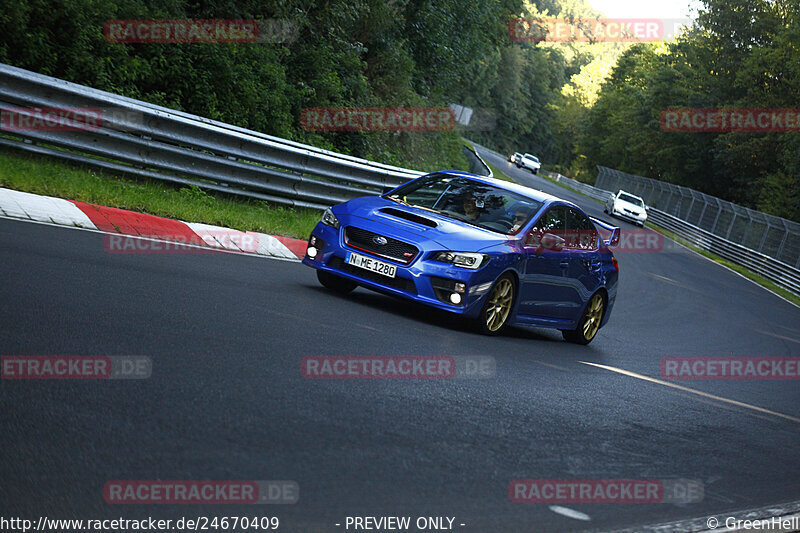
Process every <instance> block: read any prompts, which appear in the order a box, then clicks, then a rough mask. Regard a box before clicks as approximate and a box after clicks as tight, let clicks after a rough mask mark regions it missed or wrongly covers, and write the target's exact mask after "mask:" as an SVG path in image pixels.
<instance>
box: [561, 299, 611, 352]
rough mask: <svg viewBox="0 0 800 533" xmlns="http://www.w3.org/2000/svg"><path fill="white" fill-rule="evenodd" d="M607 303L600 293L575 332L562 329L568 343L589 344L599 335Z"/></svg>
mask: <svg viewBox="0 0 800 533" xmlns="http://www.w3.org/2000/svg"><path fill="white" fill-rule="evenodd" d="M605 307H606V301H605V300H604V299H603V295H602V294H600V293H597V294H595V295H594V296H592V299H591V300H589V305H587V306H586V310H585V311H584V312H583V316H582V317H581V319H580V320H579V321H578V327H577V328H575V329H573V330H568V329H562V330H561V335H563V337H564V340H565V341H567V342H572V343H574V344H589V343H590V342H592V339H594V338H595V336H596V335H597V330H599V329H600V321H601V320H602V319H603V313H604V312H605Z"/></svg>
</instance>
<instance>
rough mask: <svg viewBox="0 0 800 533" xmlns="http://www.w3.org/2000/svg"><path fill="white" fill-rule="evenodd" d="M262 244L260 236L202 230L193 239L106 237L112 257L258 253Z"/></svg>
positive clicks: (181, 237) (182, 236) (104, 242)
mask: <svg viewBox="0 0 800 533" xmlns="http://www.w3.org/2000/svg"><path fill="white" fill-rule="evenodd" d="M161 239H163V240H161ZM258 242H259V241H258V235H257V234H254V233H246V232H242V231H236V230H203V231H200V230H198V231H197V235H195V236H192V237H186V236H185V235H153V236H152V238H139V237H134V236H129V235H117V234H113V233H106V234H105V235H104V236H103V248H104V249H105V251H106V252H108V253H110V254H204V253H211V252H214V251H215V250H229V251H234V252H243V253H258V246H259V244H258Z"/></svg>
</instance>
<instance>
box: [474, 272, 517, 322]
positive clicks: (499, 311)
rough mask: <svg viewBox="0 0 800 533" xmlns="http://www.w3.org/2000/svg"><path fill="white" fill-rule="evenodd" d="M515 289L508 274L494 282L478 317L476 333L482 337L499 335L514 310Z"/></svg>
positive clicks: (512, 280)
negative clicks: (482, 335)
mask: <svg viewBox="0 0 800 533" xmlns="http://www.w3.org/2000/svg"><path fill="white" fill-rule="evenodd" d="M515 299H516V287H515V286H514V279H513V277H512V276H511V275H510V274H503V275H502V276H500V277H499V278H497V281H495V282H494V285H493V286H492V288H491V290H490V291H489V294H488V295H487V296H486V303H484V304H483V309H481V314H480V315H478V324H477V325H478V331H480V332H481V333H483V334H484V335H499V334H500V333H502V331H503V330H504V329H505V328H506V326H507V325H508V322H509V320H508V319H509V318H510V317H511V312H512V311H513V309H514V301H515Z"/></svg>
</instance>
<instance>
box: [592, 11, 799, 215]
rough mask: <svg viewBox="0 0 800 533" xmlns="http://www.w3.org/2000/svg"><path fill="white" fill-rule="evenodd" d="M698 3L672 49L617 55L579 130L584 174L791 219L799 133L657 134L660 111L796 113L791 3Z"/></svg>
mask: <svg viewBox="0 0 800 533" xmlns="http://www.w3.org/2000/svg"><path fill="white" fill-rule="evenodd" d="M705 6H706V7H705V10H704V11H702V12H701V13H700V16H699V17H698V20H697V24H696V25H695V27H694V28H692V29H691V30H690V31H687V32H685V33H684V34H682V35H681V36H680V38H678V39H677V40H676V41H675V42H671V43H668V44H667V45H666V46H665V45H663V44H662V45H644V44H640V45H635V46H632V47H630V48H629V49H628V50H626V51H625V52H624V53H623V54H622V56H621V57H620V58H619V60H618V62H617V63H616V65H615V66H614V69H613V72H612V74H611V76H610V77H609V78H608V79H607V81H606V83H605V84H604V85H603V87H602V90H601V92H600V94H599V98H598V100H597V103H596V104H595V105H594V106H593V107H592V108H591V110H589V111H588V112H587V120H586V122H585V126H584V127H583V128H582V129H581V132H580V136H579V140H578V142H577V145H578V147H577V151H578V152H579V153H581V154H584V155H585V156H586V159H585V160H584V161H583V165H584V170H585V172H586V173H587V174H588V173H590V172H591V170H592V169H593V166H594V165H597V164H601V165H604V166H608V167H612V168H617V169H620V170H624V171H627V172H631V173H634V174H639V175H643V176H649V177H653V178H658V179H662V180H665V181H669V182H672V183H677V184H680V185H685V186H689V187H693V188H695V189H699V190H701V191H704V192H707V193H710V194H713V195H716V196H720V197H722V198H725V199H727V200H731V201H734V202H737V203H740V204H742V205H745V206H748V207H753V208H756V209H759V210H762V211H766V212H769V213H772V214H775V215H779V216H783V217H786V218H789V219H793V220H798V221H800V133H798V132H783V133H781V132H772V133H761V132H759V133H741V132H727V133H726V132H722V133H677V132H665V131H662V129H661V127H660V124H659V116H660V112H661V110H663V109H667V108H757V109H761V108H794V109H797V108H798V107H800V106H798V103H800V4H798V3H797V2H796V0H705ZM591 174H592V175H593V172H591Z"/></svg>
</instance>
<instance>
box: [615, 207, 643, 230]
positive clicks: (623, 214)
mask: <svg viewBox="0 0 800 533" xmlns="http://www.w3.org/2000/svg"><path fill="white" fill-rule="evenodd" d="M611 214H612V215H614V216H615V217H619V218H622V219H625V220H627V221H629V222H633V223H634V224H640V225H642V226H644V223H645V222H647V213H645V214H642V215H637V214H635V213H628V212H627V211H625V210H624V209H620V208H618V207H615V208H613V209H612V210H611Z"/></svg>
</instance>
